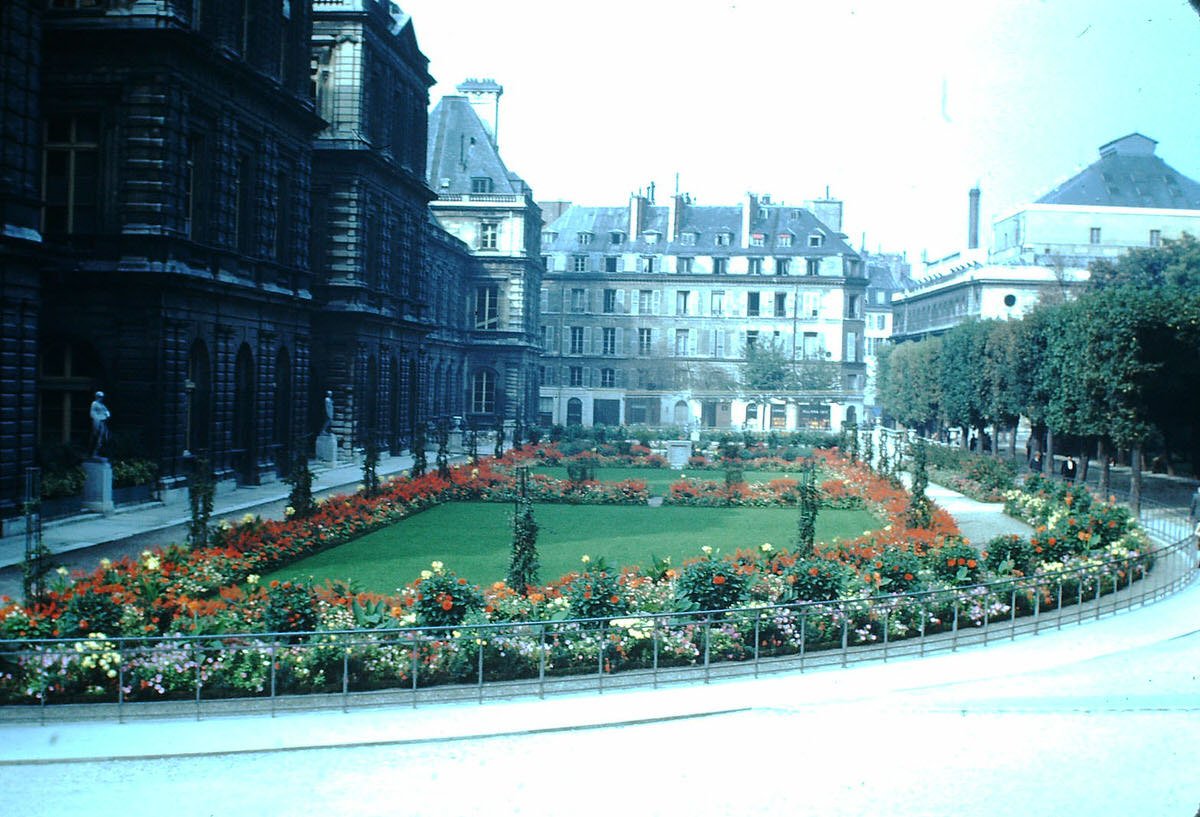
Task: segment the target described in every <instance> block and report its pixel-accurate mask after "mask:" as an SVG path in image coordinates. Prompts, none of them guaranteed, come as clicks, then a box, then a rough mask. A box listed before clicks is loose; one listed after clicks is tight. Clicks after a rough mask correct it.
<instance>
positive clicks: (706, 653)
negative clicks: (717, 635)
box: [704, 616, 712, 684]
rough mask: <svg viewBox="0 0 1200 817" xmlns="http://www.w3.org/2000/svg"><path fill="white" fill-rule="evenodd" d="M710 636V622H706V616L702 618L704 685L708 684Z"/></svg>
mask: <svg viewBox="0 0 1200 817" xmlns="http://www.w3.org/2000/svg"><path fill="white" fill-rule="evenodd" d="M711 635H712V622H710V621H709V620H708V616H705V617H704V683H706V684H707V683H708V672H709V670H708V661H709V658H708V656H709V648H708V643H709V638H710V636H711Z"/></svg>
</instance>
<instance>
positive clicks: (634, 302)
mask: <svg viewBox="0 0 1200 817" xmlns="http://www.w3.org/2000/svg"><path fill="white" fill-rule="evenodd" d="M640 308H641V299H640V298H638V291H637V290H636V289H631V290H629V311H630V312H631V313H632V314H634V315H638V314H641V313H640V312H639V309H640Z"/></svg>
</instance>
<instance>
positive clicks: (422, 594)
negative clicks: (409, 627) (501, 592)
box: [413, 566, 483, 627]
mask: <svg viewBox="0 0 1200 817" xmlns="http://www.w3.org/2000/svg"><path fill="white" fill-rule="evenodd" d="M413 609H414V610H415V611H416V614H417V623H418V624H421V625H424V626H426V627H450V626H453V625H455V624H461V623H462V621H463V619H464V618H465V617H466V616H467V615H468V614H469V613H475V612H478V611H479V610H482V609H483V594H482V593H480V592H479V589H478V588H476V587H475V586H474V585H472V584H471V583H470V582H468V581H467V580H466V579H463V578H460V577H459V576H456V575H454V571H453V570H450V571H447V570H443V569H441V567H440V566H435V570H434V571H431V572H429V573H428V574H425V573H423V574H421V578H420V579H419V580H418V582H417V601H416V603H415V604H414V605H413Z"/></svg>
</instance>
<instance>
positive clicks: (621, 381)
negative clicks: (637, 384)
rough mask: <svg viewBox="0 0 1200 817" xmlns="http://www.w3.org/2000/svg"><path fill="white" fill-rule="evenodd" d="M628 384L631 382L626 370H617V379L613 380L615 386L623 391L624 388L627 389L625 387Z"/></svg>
mask: <svg viewBox="0 0 1200 817" xmlns="http://www.w3.org/2000/svg"><path fill="white" fill-rule="evenodd" d="M628 382H629V378H628V376H627V375H626V374H625V370H624V369H617V371H616V375H615V379H614V380H613V383H614V384H615V385H616V386H617V387H618V388H622V389H623V388H625V385H626V383H628Z"/></svg>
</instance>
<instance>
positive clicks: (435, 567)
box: [430, 562, 445, 573]
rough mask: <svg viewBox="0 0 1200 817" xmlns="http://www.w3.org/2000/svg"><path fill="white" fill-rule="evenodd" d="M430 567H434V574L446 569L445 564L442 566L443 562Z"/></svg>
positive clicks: (434, 563)
mask: <svg viewBox="0 0 1200 817" xmlns="http://www.w3.org/2000/svg"><path fill="white" fill-rule="evenodd" d="M430 567H432V568H433V572H434V573H441V572H442V568H444V567H445V565H444V564H442V563H441V562H433V563H432V564H431V565H430Z"/></svg>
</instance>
